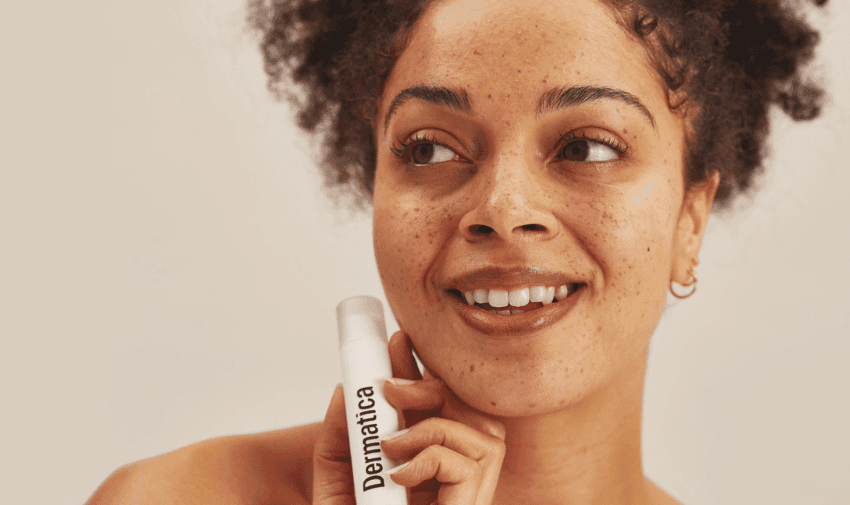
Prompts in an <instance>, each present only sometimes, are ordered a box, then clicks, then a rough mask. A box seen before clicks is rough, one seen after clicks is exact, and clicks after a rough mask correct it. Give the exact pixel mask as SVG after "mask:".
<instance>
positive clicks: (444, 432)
mask: <svg viewBox="0 0 850 505" xmlns="http://www.w3.org/2000/svg"><path fill="white" fill-rule="evenodd" d="M390 357H391V361H392V365H393V375H394V376H395V377H396V378H397V379H401V380H394V381H392V382H387V383H386V385H385V386H384V395H385V396H386V398H387V400H388V401H389V402H390V403H391V404H392V405H393V406H394V407H395V408H396V409H397V410H399V412H402V413H403V415H402V423H401V424H402V426H408V427H409V429H408V430H402V431H400V432H398V433H396V434H395V436H394V437H391V438H385V439H384V440H383V441H382V443H381V448H382V449H383V451H384V453H385V454H386V455H387V456H388V457H389V458H391V459H394V460H396V461H398V462H407V464H406V465H405V466H404V467H403V468H399V469H397V470H395V471H394V472H393V473H392V475H391V478H392V479H393V480H394V481H395V482H396V483H398V484H401V485H403V486H406V487H408V488H410V489H411V495H410V496H411V500H410V505H429V504H431V503H439V504H442V505H450V504H451V505H453V504H458V505H489V504H490V503H491V502H492V499H493V493H494V492H495V489H496V483H497V482H498V479H499V472H500V470H501V467H502V458H503V457H504V454H505V444H504V437H505V430H504V426H503V425H502V424H501V423H500V422H498V421H496V420H495V419H492V418H490V417H488V416H485V415H484V414H481V413H480V412H477V411H474V410H472V409H470V408H469V407H467V406H465V405H464V404H462V403H461V402H460V401H459V400H458V399H457V398H456V397H455V396H454V394H453V393H452V392H451V391H449V389H448V388H447V387H446V385H445V384H444V383H443V382H442V381H441V380H439V379H436V378H433V377H431V376H429V375H428V374H427V372H426V378H424V379H423V378H422V376H421V375H420V374H419V371H418V369H417V367H416V365H415V362H414V360H413V355H412V353H411V350H410V343H409V341H408V339H407V337H406V336H405V335H404V334H403V333H401V332H398V333H396V334H395V335H393V338H392V339H391V340H390ZM353 489H354V482H353V479H352V474H351V455H350V453H349V447H348V432H347V427H346V423H345V405H344V401H343V395H342V388H341V387H337V389H336V391H335V392H334V396H333V398H332V399H331V404H330V407H329V408H328V412H327V415H326V416H325V421H324V423H323V428H322V434H321V436H320V437H319V440H318V441H317V443H316V447H315V451H314V453H313V504H314V505H354V495H353V494H352V492H353Z"/></svg>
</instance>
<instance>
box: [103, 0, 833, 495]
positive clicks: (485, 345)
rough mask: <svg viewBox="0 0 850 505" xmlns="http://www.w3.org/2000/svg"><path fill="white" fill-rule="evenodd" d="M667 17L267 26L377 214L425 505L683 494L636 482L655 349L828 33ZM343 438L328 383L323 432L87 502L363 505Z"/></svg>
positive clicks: (737, 18)
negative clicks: (713, 233) (774, 107)
mask: <svg viewBox="0 0 850 505" xmlns="http://www.w3.org/2000/svg"><path fill="white" fill-rule="evenodd" d="M660 3H661V5H653V4H652V2H643V3H640V4H639V3H631V2H622V3H621V2H614V1H606V2H600V1H598V0H573V1H563V2H560V1H559V2H534V1H530V0H510V1H507V0H504V1H502V0H496V1H486V2H482V1H473V0H451V1H443V2H434V3H428V4H427V5H425V4H419V3H414V2H387V3H386V5H384V4H380V3H375V2H370V3H368V5H366V6H360V5H357V4H355V5H353V6H346V7H341V6H335V5H326V4H322V5H321V6H318V5H315V4H313V3H305V5H304V6H277V7H276V8H275V9H276V10H275V9H272V10H271V11H265V10H264V9H259V8H258V9H256V12H255V15H256V18H255V19H256V20H257V25H258V26H260V27H261V28H263V29H264V30H265V32H266V39H265V42H264V49H265V54H266V64H267V71H269V73H270V75H271V76H272V78H273V81H272V82H273V83H274V82H280V81H279V79H280V76H281V75H282V72H283V71H284V70H285V69H286V68H287V65H289V64H290V63H291V62H292V61H293V59H294V60H295V61H296V65H295V67H294V68H293V69H292V70H293V75H294V79H295V81H296V82H299V83H301V84H303V85H305V86H306V87H307V88H308V90H309V98H308V100H307V102H306V105H305V107H304V109H303V111H302V116H301V120H302V125H303V126H304V127H306V128H307V129H311V130H312V129H319V130H320V131H323V132H326V134H327V137H326V152H327V159H328V164H327V167H328V170H329V175H330V177H329V180H330V182H332V183H340V184H348V185H350V186H353V187H354V188H356V189H359V190H360V191H361V192H362V194H363V195H364V196H365V197H366V198H370V199H371V201H372V205H373V207H374V244H375V252H376V260H377V263H378V269H379V271H380V274H381V278H382V281H383V284H384V288H385V291H386V295H387V299H388V301H389V302H390V305H391V308H392V310H393V313H394V315H395V317H396V318H397V320H398V323H399V326H400V328H401V330H402V331H401V332H399V333H397V334H396V335H394V336H393V338H392V340H391V354H392V359H393V366H394V370H393V373H394V376H395V377H396V379H395V380H393V381H389V382H387V384H386V385H385V388H384V393H385V394H386V396H387V398H388V399H389V400H390V402H391V403H393V405H395V406H396V407H397V408H398V409H400V410H402V411H404V414H405V421H406V425H407V426H408V427H409V431H402V432H399V433H398V434H397V435H396V436H394V437H391V438H389V439H386V440H384V441H383V443H382V447H383V449H384V451H385V452H386V453H387V454H388V455H389V456H390V457H392V458H394V459H396V460H398V461H399V462H406V463H407V464H406V465H404V466H402V467H401V468H400V469H399V470H398V471H395V472H394V473H393V474H392V479H393V480H395V481H396V482H398V483H400V484H403V485H405V486H408V487H410V488H411V489H412V494H411V503H415V504H418V503H432V502H435V501H437V502H439V503H459V504H473V503H475V504H489V503H517V502H524V503H607V504H616V503H638V504H650V503H651V504H662V503H676V501H675V499H673V498H672V497H671V496H669V495H668V494H666V493H665V492H664V491H662V490H661V489H660V488H659V487H658V486H656V485H655V484H654V483H652V482H651V481H650V480H648V479H647V478H646V477H645V476H644V474H643V470H642V466H641V448H640V421H641V407H642V392H643V381H644V374H645V371H646V360H647V349H648V344H649V340H650V337H651V335H652V333H653V331H654V329H655V327H656V325H657V324H658V320H659V318H660V316H661V313H662V311H663V308H664V304H665V301H666V294H667V292H668V291H673V292H674V294H675V293H678V295H679V296H687V294H688V293H689V292H692V289H694V288H695V287H696V281H697V279H696V273H695V266H696V264H697V263H698V255H699V249H700V245H701V241H702V236H703V233H704V231H705V227H706V223H707V221H708V218H709V214H710V211H711V209H712V207H713V206H723V205H725V204H727V203H728V202H729V201H731V200H730V199H731V198H732V196H733V195H734V194H735V193H736V192H738V191H740V190H743V189H746V188H747V187H748V185H749V183H750V181H751V180H752V176H753V173H754V171H755V170H756V167H758V166H759V163H760V159H761V154H760V153H761V147H762V142H763V139H764V135H765V133H766V131H767V123H766V121H767V120H766V117H767V116H766V111H767V106H768V104H769V103H771V102H778V103H779V104H780V105H781V106H782V107H783V108H784V109H785V110H786V111H788V112H789V113H790V114H791V115H792V116H793V117H795V118H797V119H808V118H811V117H814V116H815V115H816V114H817V98H818V96H819V93H818V90H817V89H816V88H812V87H807V86H805V85H804V84H802V81H801V80H800V79H801V76H800V74H799V72H798V68H799V66H800V65H801V64H802V63H803V62H804V61H805V60H806V59H808V58H809V57H810V55H811V51H812V48H813V45H814V43H815V41H816V35H815V34H814V33H813V32H812V31H811V30H810V29H808V28H807V27H806V26H805V25H804V24H803V23H802V22H800V21H798V20H797V19H796V18H795V17H794V15H792V14H791V13H789V12H787V11H786V10H784V9H782V8H780V7H779V6H777V5H775V4H774V3H769V2H755V3H754V4H752V5H750V4H740V5H739V4H735V5H730V4H729V3H728V2H697V4H698V5H697V6H692V7H690V8H687V9H686V8H685V7H683V6H678V5H677V6H671V5H670V4H669V3H668V2H660ZM335 9H337V10H338V12H337V10H335ZM756 27H757V28H756ZM682 289H683V291H679V290H682ZM689 290H690V291H689ZM414 349H415V352H416V353H417V354H418V356H419V357H420V358H421V361H422V363H423V364H424V367H425V371H424V377H423V376H421V375H420V374H419V370H418V369H417V368H416V366H415V365H414V360H413V358H412V352H413V350H414ZM347 443H348V442H347V435H346V433H345V413H344V409H343V404H342V393H341V390H340V389H337V391H336V392H335V394H334V396H333V398H332V399H331V401H330V406H329V408H328V412H327V416H326V418H325V421H324V423H321V424H316V425H310V426H304V427H299V428H295V429H292V430H287V431H284V432H278V433H272V434H264V435H257V436H249V437H235V438H230V439H221V440H215V441H210V442H207V443H203V444H199V445H198V446H193V447H191V448H186V449H182V450H179V451H176V452H174V453H170V454H167V455H164V456H161V457H159V458H155V459H153V460H148V461H145V462H141V463H137V464H135V465H133V466H129V467H125V468H123V469H121V470H119V471H118V472H116V473H115V474H114V475H113V476H112V477H110V479H109V480H107V482H106V483H104V485H103V486H102V487H101V488H100V489H99V490H98V491H97V492H96V493H95V495H94V496H93V497H92V500H91V501H90V503H110V502H113V501H118V500H119V499H122V500H124V501H122V503H124V502H126V503H157V502H181V503H192V502H193V501H194V502H198V503H202V502H203V503H207V502H219V503H266V502H268V503H310V502H312V503H322V504H327V503H353V495H352V492H353V491H352V488H353V485H352V482H351V476H350V472H351V469H350V463H348V461H347V459H348V445H347Z"/></svg>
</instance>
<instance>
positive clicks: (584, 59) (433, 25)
mask: <svg viewBox="0 0 850 505" xmlns="http://www.w3.org/2000/svg"><path fill="white" fill-rule="evenodd" d="M412 84H433V85H444V86H448V87H454V88H463V89H464V90H466V91H467V92H468V93H469V94H470V97H471V98H472V100H473V102H478V101H480V100H481V99H483V98H489V99H491V100H492V101H493V102H497V103H499V104H502V105H506V106H507V105H515V106H518V107H522V108H526V109H529V108H534V107H536V105H537V102H538V100H539V97H540V95H541V94H542V93H544V92H545V91H546V90H548V89H551V88H553V87H556V86H566V85H594V86H609V87H612V88H616V89H622V90H625V91H627V92H629V93H631V94H633V95H636V96H638V97H640V99H641V100H642V101H644V103H647V105H648V106H649V107H650V109H654V108H661V107H662V106H663V108H664V109H666V108H667V107H666V103H667V102H666V93H665V88H664V87H663V83H662V81H661V80H660V78H659V77H658V75H657V73H656V72H655V71H654V69H653V68H652V67H651V66H650V65H649V62H648V60H647V58H646V54H645V51H644V47H643V45H642V44H641V42H639V41H638V40H636V39H635V38H633V37H631V36H630V35H629V34H628V33H626V31H625V29H624V28H622V27H621V25H620V24H618V22H617V21H616V18H615V17H614V15H613V12H612V11H611V10H610V8H609V7H608V6H606V5H604V4H602V3H601V2H599V1H598V0H550V1H545V2H541V1H539V0H534V1H532V0H448V1H440V2H437V3H435V4H434V5H433V6H432V7H431V8H429V9H428V10H427V11H426V12H425V13H424V14H423V15H422V17H421V18H420V20H419V21H418V23H417V25H416V26H415V27H414V29H413V30H412V32H411V36H410V38H409V42H408V45H407V47H406V48H405V50H404V51H403V52H402V54H401V56H400V57H399V59H398V61H397V63H396V65H395V67H394V69H393V72H392V73H391V74H390V77H389V79H388V81H387V83H386V86H385V88H384V94H383V96H382V100H381V104H380V112H381V114H382V115H383V114H385V113H386V111H387V109H386V107H387V106H388V103H387V102H388V100H390V99H391V97H392V96H395V93H397V92H398V91H399V90H401V89H404V88H406V87H409V86H410V85H412ZM659 110H660V109H659Z"/></svg>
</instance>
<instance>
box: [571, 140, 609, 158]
mask: <svg viewBox="0 0 850 505" xmlns="http://www.w3.org/2000/svg"><path fill="white" fill-rule="evenodd" d="M560 156H561V158H562V159H564V160H567V161H587V162H600V161H611V160H616V159H618V158H619V157H620V155H619V154H618V153H617V151H615V150H614V149H612V148H610V147H608V146H606V145H605V144H602V143H601V142H594V141H592V140H573V141H572V142H570V143H568V144H567V145H565V146H564V147H563V148H562V149H561V152H560Z"/></svg>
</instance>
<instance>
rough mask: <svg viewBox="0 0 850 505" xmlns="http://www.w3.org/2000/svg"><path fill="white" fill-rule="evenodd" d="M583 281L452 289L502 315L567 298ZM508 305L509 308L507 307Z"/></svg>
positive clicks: (484, 307)
mask: <svg viewBox="0 0 850 505" xmlns="http://www.w3.org/2000/svg"><path fill="white" fill-rule="evenodd" d="M582 285H583V284H581V283H570V284H562V285H560V286H557V287H556V286H529V287H522V288H514V289H510V290H507V289H487V288H479V289H475V290H470V291H463V292H462V293H461V292H460V291H459V290H451V291H450V293H452V294H453V295H455V296H456V297H462V298H463V300H464V301H466V303H467V304H468V305H475V306H477V307H479V308H481V309H484V310H486V311H489V312H492V313H495V314H500V315H506V316H507V315H516V314H524V313H526V312H530V311H534V310H536V309H539V308H541V307H544V306H546V305H549V304H550V303H553V302H556V301H561V300H564V299H566V298H567V297H568V296H570V295H571V294H573V293H575V292H576V291H577V290H578V289H580V288H581V286H582ZM506 307H508V308H506Z"/></svg>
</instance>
